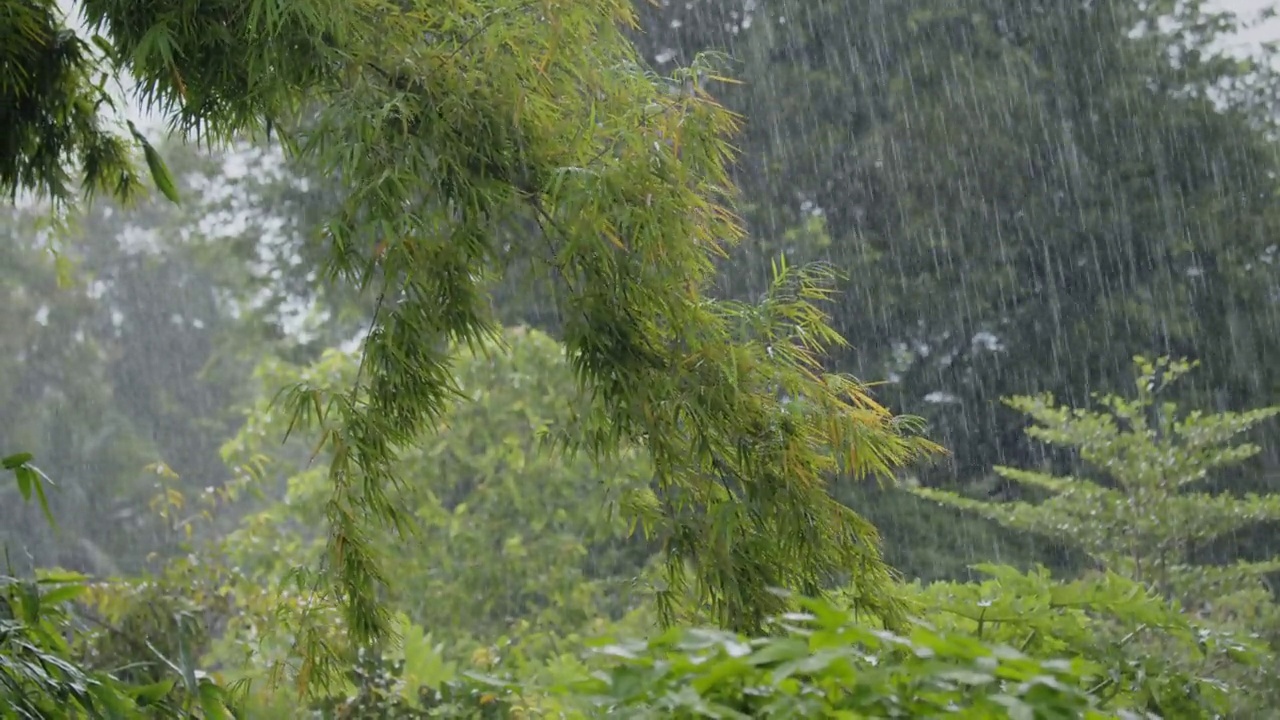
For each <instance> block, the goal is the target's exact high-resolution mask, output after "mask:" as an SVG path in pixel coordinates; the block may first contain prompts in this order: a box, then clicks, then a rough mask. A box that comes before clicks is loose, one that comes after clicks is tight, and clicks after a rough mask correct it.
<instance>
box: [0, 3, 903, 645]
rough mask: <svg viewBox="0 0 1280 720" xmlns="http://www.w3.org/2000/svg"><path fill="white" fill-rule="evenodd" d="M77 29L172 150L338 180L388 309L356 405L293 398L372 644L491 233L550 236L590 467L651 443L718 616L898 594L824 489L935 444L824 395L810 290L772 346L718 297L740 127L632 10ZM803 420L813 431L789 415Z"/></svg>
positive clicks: (773, 322) (784, 306)
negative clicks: (264, 156) (292, 158)
mask: <svg viewBox="0 0 1280 720" xmlns="http://www.w3.org/2000/svg"><path fill="white" fill-rule="evenodd" d="M7 4H12V3H11V2H10V3H7ZM81 8H82V9H83V11H84V14H85V17H86V19H87V21H88V25H89V27H90V28H91V29H92V31H94V32H97V33H99V35H97V36H95V44H96V45H97V46H101V47H103V48H104V49H108V50H109V52H108V53H107V54H108V55H109V57H110V59H111V61H112V62H113V63H114V66H115V67H114V68H113V69H114V70H116V71H118V72H128V73H129V74H130V75H131V76H132V77H133V78H134V79H136V81H137V87H138V89H139V94H140V97H141V98H142V100H144V101H145V103H146V104H149V105H150V106H152V108H153V109H155V110H157V111H159V112H161V113H163V114H164V115H165V116H166V117H167V118H169V119H170V120H171V121H172V123H173V125H174V127H175V128H176V129H178V130H180V131H181V132H183V133H184V134H186V135H187V136H189V137H199V138H202V139H205V140H208V141H210V142H221V141H225V140H228V139H229V138H231V137H232V136H234V135H235V134H237V133H243V132H257V131H271V130H275V131H278V132H280V133H281V137H282V139H283V140H284V142H285V144H286V145H287V146H288V147H289V148H290V149H291V151H292V152H293V153H294V154H295V155H296V156H298V157H300V158H302V159H304V160H305V161H306V162H308V163H311V164H313V166H314V167H316V168H317V170H318V171H319V172H320V173H321V174H323V175H325V176H336V177H340V178H341V179H342V182H343V186H344V187H343V189H344V191H345V196H344V198H343V201H342V202H341V203H340V207H338V208H337V209H336V211H335V214H334V216H333V217H332V218H331V220H330V222H329V223H328V225H327V228H326V232H327V235H328V240H329V242H330V243H331V249H332V254H331V260H332V262H331V263H330V264H329V265H328V268H327V270H328V272H327V277H328V278H329V279H334V280H341V281H343V282H347V283H351V284H353V285H355V286H357V287H360V288H362V289H367V290H368V291H370V292H372V293H374V294H375V295H376V296H377V297H378V299H379V302H378V308H379V309H378V312H377V315H376V318H375V319H374V321H373V323H372V326H371V331H370V333H369V336H368V338H367V340H366V343H365V346H364V353H365V355H364V363H363V369H362V372H361V374H360V376H359V379H358V381H357V382H356V384H355V386H354V387H353V388H351V389H349V390H347V391H345V392H342V393H338V394H332V395H326V394H323V393H320V392H318V391H316V390H313V389H299V390H298V391H296V392H294V393H292V394H291V395H290V396H289V400H290V402H289V407H290V408H291V409H292V410H293V411H295V412H297V413H298V414H299V415H300V416H301V415H310V417H309V418H301V417H300V421H302V420H309V421H311V422H315V423H319V424H320V426H321V427H322V428H323V430H322V432H323V433H324V437H325V445H326V447H327V448H328V450H329V451H330V452H331V454H332V457H333V462H332V465H331V469H330V480H331V482H332V487H333V495H332V497H331V499H330V502H329V505H328V518H329V523H330V527H331V535H330V542H329V553H328V558H327V559H328V563H329V566H330V568H331V570H332V572H333V577H334V579H335V580H336V585H335V588H336V592H337V593H338V595H339V597H340V598H341V600H342V602H343V604H344V607H345V609H346V615H347V619H348V624H349V626H350V628H351V630H352V632H353V633H354V634H355V635H356V636H357V637H377V636H381V635H383V634H384V631H385V629H386V617H385V613H384V612H383V611H382V608H380V606H379V604H378V603H377V602H376V600H375V598H376V596H377V593H378V587H379V586H381V585H383V584H385V581H386V576H385V574H384V572H383V570H382V568H380V567H379V566H378V564H377V563H376V561H375V559H374V556H373V552H372V551H371V549H370V547H369V546H368V535H367V531H366V529H367V523H369V522H371V521H372V522H385V523H391V524H393V525H396V526H404V527H406V528H407V522H406V518H405V517H404V514H403V509H402V508H400V507H398V506H397V505H396V504H395V503H394V502H393V501H392V499H391V496H390V495H389V489H390V488H391V487H393V486H394V485H395V484H396V482H397V478H396V477H395V475H394V473H393V472H392V467H393V464H394V459H395V457H396V455H397V452H398V449H399V448H402V447H404V446H406V445H407V444H408V443H410V442H412V441H414V440H415V439H416V438H417V437H419V435H420V434H421V433H422V432H423V431H424V430H426V429H428V428H430V427H431V426H432V424H433V422H434V421H435V420H436V419H437V418H438V416H439V413H440V412H441V411H442V409H443V408H444V407H445V403H446V401H447V399H448V398H449V397H450V396H451V395H452V394H453V392H454V390H455V388H453V381H452V378H451V357H450V354H449V352H450V351H449V344H450V343H458V344H464V345H470V344H474V343H476V342H479V341H480V340H482V339H483V338H485V337H490V336H492V335H493V334H494V330H495V325H494V323H493V322H492V321H491V319H490V313H489V308H488V304H487V302H486V298H485V297H484V295H483V293H481V292H480V287H481V285H480V282H481V280H482V279H483V278H485V277H487V276H492V275H495V274H496V275H501V273H502V268H501V267H497V266H496V265H497V263H495V258H496V257H497V255H498V253H497V248H495V247H493V242H492V241H493V238H494V237H495V230H496V229H497V228H499V227H502V226H504V225H505V224H507V223H511V222H514V221H515V220H517V219H520V218H531V219H533V220H536V221H537V223H538V225H539V226H540V227H541V232H540V233H538V234H537V237H535V238H530V239H529V242H537V243H540V244H542V246H543V247H544V251H545V255H543V257H542V258H541V260H542V262H543V263H544V269H545V271H546V272H548V273H550V274H551V275H552V276H553V277H554V278H556V281H557V282H556V287H557V290H558V293H557V297H556V298H555V300H556V304H557V307H558V308H559V311H560V312H561V313H562V316H563V318H564V324H563V332H564V339H565V342H566V344H567V346H568V348H569V353H570V357H571V358H572V362H573V365H574V367H575V368H576V370H577V371H578V373H579V377H580V380H581V382H582V383H583V384H584V385H585V386H586V387H588V388H590V390H591V391H592V393H593V398H594V410H593V412H592V413H591V414H589V415H588V416H586V417H584V419H583V423H582V425H583V434H582V435H581V437H582V438H584V440H583V441H582V443H581V447H582V448H583V449H585V450H587V451H589V452H590V453H591V454H592V455H593V456H597V457H605V456H608V455H610V454H611V453H613V452H614V451H615V450H616V449H617V448H618V447H619V446H620V445H621V444H622V443H624V442H627V441H640V442H643V443H644V444H645V445H647V447H648V448H649V450H650V452H651V454H652V456H653V459H654V462H655V465H656V468H657V475H658V483H657V485H658V489H659V491H660V495H661V496H662V498H663V501H664V502H663V505H662V507H663V517H664V519H665V521H666V522H669V523H671V525H672V528H673V529H672V532H671V534H670V538H671V539H670V541H669V543H668V546H667V551H668V553H669V556H670V558H671V563H672V567H673V569H679V570H681V571H682V570H683V563H684V562H690V563H692V564H693V565H694V566H695V567H696V568H697V570H698V574H697V577H698V578H699V579H700V586H701V587H700V588H699V589H700V590H701V591H702V592H701V595H702V596H703V597H704V598H705V599H706V600H707V601H708V602H709V603H710V605H711V607H712V608H713V610H714V611H715V612H716V613H717V614H718V616H719V617H720V619H721V620H722V621H723V622H725V623H727V624H732V625H735V626H740V627H752V626H757V625H758V624H759V623H760V621H761V620H762V619H763V618H764V617H765V616H766V615H768V614H770V613H772V612H774V611H776V610H778V609H780V608H781V606H782V604H781V603H780V602H779V601H777V599H776V598H777V596H776V595H774V594H772V593H770V592H768V589H769V588H770V587H772V586H782V587H790V588H794V589H798V590H801V591H804V592H809V593H811V592H814V591H817V590H818V589H820V588H821V587H822V586H823V585H824V583H826V582H827V581H828V580H829V579H830V578H831V576H833V575H838V574H847V573H853V574H854V575H855V576H857V577H859V578H861V579H865V582H866V583H867V584H868V585H869V586H870V587H869V592H868V597H869V598H874V597H875V596H876V593H875V592H874V586H875V585H876V584H877V583H882V582H883V581H884V578H885V576H886V572H887V571H886V568H885V566H884V565H883V563H882V562H881V561H880V560H879V557H878V552H877V551H876V550H875V549H874V540H873V538H872V536H871V533H870V528H869V526H867V525H866V524H865V523H862V522H860V521H859V520H858V518H857V516H856V515H854V514H853V513H851V512H848V511H847V510H845V509H843V508H842V507H840V506H839V505H838V503H836V502H835V501H833V500H832V499H831V498H830V497H829V495H828V493H827V489H826V482H827V476H828V474H829V473H831V472H835V471H837V470H844V471H846V472H853V473H863V472H868V471H880V470H884V469H886V468H888V467H892V466H895V465H897V464H900V463H902V462H905V461H907V460H909V459H911V458H912V457H914V456H915V455H917V454H919V452H920V451H921V450H922V449H924V447H925V446H923V445H921V444H919V443H914V442H912V441H911V440H909V439H907V438H906V437H905V436H904V434H903V433H902V432H901V428H900V427H899V426H898V425H897V424H895V422H894V420H893V418H892V417H891V416H890V415H889V414H888V413H887V412H885V411H884V410H883V409H882V408H880V407H879V406H877V405H874V404H873V403H871V402H870V401H869V400H867V399H866V397H865V395H863V393H862V391H861V388H860V387H859V386H858V385H857V384H856V383H854V382H853V381H851V380H849V379H846V378H840V377H834V376H826V375H823V374H822V373H821V372H820V369H819V367H818V365H817V362H816V358H817V356H818V354H819V353H820V352H821V351H822V350H824V349H825V348H826V347H829V346H830V345H831V344H832V343H834V342H835V341H836V340H837V338H835V337H834V335H833V333H832V332H831V331H830V329H829V328H828V326H827V325H826V324H825V322H824V318H822V317H821V316H820V315H819V314H818V313H817V311H816V310H815V309H814V308H813V306H812V304H811V303H812V301H814V300H816V299H820V298H821V297H822V293H821V292H819V291H818V290H817V286H816V285H815V284H814V283H813V282H811V281H810V279H803V280H802V281H800V282H798V283H797V284H795V285H794V292H793V293H792V295H791V297H790V298H788V301H787V302H784V303H781V304H777V305H774V306H773V308H772V309H777V310H780V311H781V312H780V313H777V314H775V315H774V316H772V317H769V316H763V317H762V319H767V320H769V321H770V322H769V324H768V325H767V326H766V327H765V328H763V329H764V331H765V334H763V335H758V336H752V337H744V336H743V335H742V334H740V333H739V332H737V329H738V328H737V327H736V325H737V323H738V320H739V318H738V316H739V315H740V314H741V313H740V312H739V309H738V308H736V307H729V306H725V305H721V304H718V303H715V302H713V301H710V300H708V299H707V297H706V296H705V294H704V289H705V287H706V285H707V283H708V281H709V278H710V275H711V271H712V259H713V258H714V257H716V256H717V255H719V254H720V253H721V252H722V250H721V249H722V248H723V246H725V245H726V244H729V243H733V242H734V241H736V240H737V239H738V237H739V236H740V235H741V230H740V228H739V226H738V224H737V221H736V220H735V218H734V216H733V215H732V213H731V212H730V211H729V210H728V203H729V202H730V201H731V199H732V195H733V188H732V186H731V183H730V181H729V179H728V177H727V175H726V171H725V166H726V163H727V162H728V161H729V159H730V157H731V148H730V147H729V145H728V142H727V136H728V134H729V133H730V132H732V131H733V130H734V129H735V128H736V125H737V121H736V119H735V118H734V117H733V116H732V115H730V114H729V113H728V112H726V111H725V110H724V109H723V108H721V107H720V106H718V105H717V104H716V103H715V102H714V101H712V100H711V99H710V97H709V96H708V95H707V93H706V90H705V84H706V82H707V81H708V80H709V79H711V78H712V77H713V76H711V75H709V74H708V71H707V68H706V67H702V66H698V67H694V68H691V69H689V70H687V71H684V72H682V73H680V74H678V76H677V77H676V78H673V79H670V80H667V79H662V78H658V77H656V76H654V75H652V74H650V73H648V72H646V71H644V70H643V69H642V67H641V66H640V64H639V61H638V59H637V57H636V56H635V53H634V50H633V48H632V46H631V44H630V43H629V42H628V41H627V39H626V38H625V36H624V35H623V34H622V28H623V27H625V26H629V25H631V24H632V22H633V17H632V9H631V7H630V3H629V2H623V1H622V0H590V1H588V2H583V1H580V0H575V1H574V2H562V1H560V0H542V1H541V2H523V1H522V2H515V1H514V0H481V1H475V0H472V1H468V2H459V3H455V4H453V5H451V6H450V7H449V8H447V9H442V8H440V7H439V6H438V5H437V4H436V3H427V2H405V3H389V2H379V1H378V0H365V1H363V2H354V3H351V2H339V1H337V0H313V1H312V2H306V3H290V4H287V5H281V4H278V3H275V2H270V1H269V0H257V1H256V2H253V3H249V4H248V5H246V4H244V3H238V2H214V3H210V2H198V3H197V2H183V3H179V4H177V5H164V6H161V5H155V4H148V3H137V2H129V1H126V0H85V1H84V2H82V3H81ZM151 157H152V156H151V155H148V159H149V160H150V159H151ZM163 184H164V183H162V190H163V189H165V188H164V187H163ZM25 185H32V183H30V182H28V183H25ZM35 185H36V187H37V189H40V187H41V186H39V184H38V183H36V184H35ZM796 277H797V276H795V275H791V274H789V273H781V274H780V278H782V282H783V286H785V285H786V284H789V283H792V282H794V281H795V278H796ZM798 398H803V399H804V402H805V403H806V404H805V406H804V409H799V406H798V405H795V404H792V405H788V403H789V402H791V401H792V400H793V399H798ZM729 488H734V489H732V490H730V489H729ZM375 518H376V520H375ZM762 538H769V540H770V542H768V543H765V542H763V541H762V540H761V539H762ZM670 576H671V580H672V582H673V584H675V583H677V582H678V581H679V579H680V578H681V577H682V574H681V573H677V572H672V573H671V574H670ZM673 592H674V591H673ZM871 605H872V607H871V608H870V609H872V610H874V611H877V612H881V613H883V614H885V615H886V616H889V617H892V616H893V615H894V611H893V610H894V609H893V608H892V607H890V606H888V605H887V604H886V603H884V602H872V603H871ZM664 607H665V608H666V610H667V612H668V614H669V613H670V607H669V604H666V605H664Z"/></svg>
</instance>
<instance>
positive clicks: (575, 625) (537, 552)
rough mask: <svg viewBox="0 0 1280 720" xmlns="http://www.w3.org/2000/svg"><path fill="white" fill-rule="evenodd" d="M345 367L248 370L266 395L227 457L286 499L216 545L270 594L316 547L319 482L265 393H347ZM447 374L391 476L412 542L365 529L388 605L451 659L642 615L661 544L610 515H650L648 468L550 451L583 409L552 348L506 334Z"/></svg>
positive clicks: (333, 357)
mask: <svg viewBox="0 0 1280 720" xmlns="http://www.w3.org/2000/svg"><path fill="white" fill-rule="evenodd" d="M358 362H359V358H358V356H356V355H353V354H349V353H340V352H331V353H326V354H325V356H324V357H322V358H321V359H320V360H319V361H317V362H316V363H314V364H311V365H309V366H307V367H295V366H290V365H288V364H284V363H280V362H279V361H276V360H266V361H264V363H263V365H262V367H261V369H260V371H259V383H260V384H261V385H262V387H263V388H264V389H265V390H266V391H267V394H265V395H264V396H262V397H261V398H260V399H259V400H258V401H257V402H256V403H254V404H253V405H252V406H251V407H250V409H249V411H248V421H247V423H246V425H245V426H244V427H243V428H242V429H241V431H240V433H239V434H238V435H237V436H236V438H234V439H233V440H231V441H230V442H229V443H228V444H227V445H226V447H225V449H224V453H225V454H226V457H227V459H228V462H229V463H230V464H231V465H232V466H233V467H235V468H237V471H238V473H240V474H241V476H242V478H243V482H244V483H245V484H247V485H248V487H249V488H250V489H259V490H265V491H266V492H267V493H268V495H269V496H275V495H276V493H275V488H277V487H281V486H284V487H285V488H287V490H285V492H284V493H283V497H282V499H281V501H280V502H273V503H269V504H268V505H267V506H266V507H265V508H263V509H262V510H260V511H258V512H255V513H253V514H252V515H250V516H248V517H246V518H245V519H244V520H242V521H241V523H240V527H239V529H237V530H236V531H235V532H234V533H232V534H230V535H229V536H228V537H227V539H226V542H225V544H224V546H223V552H225V553H226V554H227V559H226V562H227V563H228V564H229V565H230V566H234V567H237V568H240V569H241V572H243V573H244V574H246V575H248V576H250V578H252V580H251V581H256V582H261V583H263V584H265V585H271V584H273V583H276V582H277V581H278V579H279V578H282V577H285V576H287V575H288V573H289V572H290V570H292V569H293V568H294V567H296V566H306V565H308V564H311V563H313V562H314V561H315V560H317V559H319V558H320V557H322V556H323V548H324V536H323V534H322V533H317V532H315V528H316V527H317V523H318V522H319V521H321V520H322V519H323V518H324V504H325V500H326V498H327V495H328V493H327V487H326V486H327V482H326V480H327V478H326V475H325V472H324V468H323V467H320V466H315V465H311V463H309V462H308V460H309V456H310V451H311V449H312V448H313V447H314V445H315V440H316V439H315V438H305V437H300V438H295V439H293V440H291V441H290V443H289V444H288V445H287V446H281V445H280V444H279V442H278V438H280V437H282V436H284V434H285V431H286V429H287V425H288V420H289V418H288V417H287V416H285V415H283V414H282V413H280V412H278V411H277V412H272V411H271V398H272V396H273V395H274V394H275V393H273V392H271V388H278V387H283V386H287V385H290V384H296V383H298V382H300V381H302V380H304V379H309V380H311V381H312V382H316V383H318V384H319V383H324V384H330V383H332V384H349V383H350V382H351V378H352V377H354V375H355V373H356V367H357V364H358ZM455 374H456V378H457V382H458V387H459V389H461V390H462V392H463V393H464V397H462V398H459V400H458V401H456V402H454V403H452V404H451V405H450V407H449V408H448V409H447V410H446V412H445V413H444V414H443V415H442V417H441V420H440V428H439V430H438V431H437V432H435V433H430V434H427V435H424V436H423V437H421V438H419V439H418V440H417V442H415V443H414V445H413V448H412V449H411V450H408V451H406V452H405V453H404V454H403V455H402V456H401V458H400V460H399V466H398V467H397V470H396V471H397V474H398V475H399V476H400V477H402V478H404V480H405V487H404V490H403V502H404V504H405V506H406V507H407V508H409V509H410V510H411V511H412V512H413V514H414V516H415V517H416V518H417V520H418V531H417V532H416V533H415V534H414V535H412V536H409V537H404V536H400V535H399V534H398V533H396V532H395V531H394V529H392V528H384V529H380V530H374V531H371V538H370V543H371V544H372V545H374V546H375V547H377V548H379V552H380V554H381V555H382V558H383V562H385V563H386V564H388V565H389V566H393V567H395V568H396V577H397V582H396V585H395V587H394V588H393V592H394V594H393V595H391V596H389V597H388V598H387V602H388V605H389V606H390V607H391V608H392V609H393V610H394V611H396V612H400V613H404V615H405V617H406V618H407V619H408V620H409V621H410V622H412V623H415V624H417V625H419V626H421V627H423V628H426V629H427V630H428V631H429V632H430V633H431V634H432V636H433V637H434V638H435V639H436V640H437V641H439V642H443V643H445V645H446V647H447V648H448V652H449V653H450V654H451V655H455V654H457V653H464V654H469V653H470V652H471V651H472V650H473V649H474V644H475V643H480V644H481V645H489V644H491V643H494V642H496V641H497V640H498V638H499V637H502V636H507V637H510V638H514V639H517V640H518V639H521V637H522V636H524V635H530V634H535V633H536V634H547V635H551V636H560V637H564V636H567V635H569V634H572V633H577V632H581V631H584V630H586V629H587V628H588V627H589V626H591V625H594V624H596V623H597V622H598V621H606V622H608V621H615V620H618V619H619V618H621V617H622V616H623V615H625V614H626V613H628V612H630V611H631V610H633V609H635V608H637V607H639V606H641V605H643V604H645V603H644V602H643V601H644V600H645V599H646V597H647V593H646V592H645V591H644V588H643V583H642V578H641V574H642V572H644V571H645V570H646V568H647V566H649V565H652V564H654V562H655V560H656V558H655V555H656V551H657V549H658V544H657V542H656V541H654V540H648V539H646V538H644V537H643V536H641V535H640V534H639V532H638V529H635V528H633V527H631V524H630V523H628V522H627V521H626V520H625V519H624V518H623V517H622V516H621V514H622V513H621V510H622V506H627V505H635V504H639V505H641V506H651V505H653V504H654V503H656V499H655V498H654V497H653V496H652V493H651V491H650V489H649V481H650V479H651V478H652V474H653V468H652V466H651V465H650V464H649V463H648V462H647V461H646V459H645V458H644V456H643V454H642V452H640V451H639V450H638V449H635V448H631V449H629V450H628V451H627V452H625V453H624V454H622V455H621V456H620V457H619V458H618V459H617V460H616V461H614V462H609V463H602V464H599V465H595V464H593V463H591V462H590V461H589V460H588V459H587V458H585V457H578V458H572V457H562V456H559V455H557V454H554V453H551V452H548V450H549V448H547V447H545V439H546V436H547V434H556V433H559V432H563V430H564V428H565V427H567V426H568V425H569V424H570V423H571V422H572V416H573V414H574V413H576V412H581V411H582V410H583V409H584V408H586V407H588V406H589V404H590V403H589V400H588V399H587V398H585V397H583V396H582V395H580V394H579V393H578V391H577V388H576V387H575V384H574V378H573V374H572V372H571V371H570V368H569V366H568V364H567V363H566V362H565V357H564V352H563V348H562V347H561V346H560V345H559V344H558V343H556V342H555V341H554V340H552V339H551V338H550V337H547V336H546V335H544V334H542V333H540V332H537V331H530V330H528V329H526V328H512V329H509V330H508V331H507V332H506V333H504V335H503V338H502V340H501V342H500V343H499V342H491V343H486V344H485V345H483V346H481V347H478V348H477V349H476V350H475V351H464V352H462V353H461V354H460V355H459V357H458V364H457V366H456V368H455ZM633 530H635V532H633ZM649 609H650V610H651V609H652V607H651V605H650V607H649Z"/></svg>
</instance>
